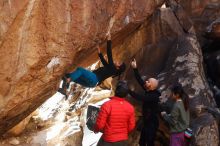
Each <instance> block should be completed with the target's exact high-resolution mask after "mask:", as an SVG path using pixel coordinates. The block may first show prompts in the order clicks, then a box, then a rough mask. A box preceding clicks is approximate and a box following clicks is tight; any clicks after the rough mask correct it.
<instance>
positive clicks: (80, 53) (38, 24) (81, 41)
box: [0, 0, 163, 135]
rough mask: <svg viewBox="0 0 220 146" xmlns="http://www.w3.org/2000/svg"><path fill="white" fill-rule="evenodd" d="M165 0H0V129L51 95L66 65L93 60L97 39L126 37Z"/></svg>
mask: <svg viewBox="0 0 220 146" xmlns="http://www.w3.org/2000/svg"><path fill="white" fill-rule="evenodd" d="M162 3H163V0H157V1H150V0H139V1H126V0H119V1H114V0H113V1H109V0H97V1H85V0H43V1H42V0H29V1H28V0H24V1H22V2H17V1H5V0H0V8H1V9H0V18H1V21H0V64H1V65H2V67H1V70H0V74H1V76H0V85H1V88H0V112H1V115H0V135H1V134H3V133H4V132H5V131H7V130H8V129H10V128H11V127H12V126H14V125H15V124H17V123H18V122H19V121H21V120H22V119H23V118H25V117H26V116H27V115H29V114H30V113H31V112H32V111H33V110H35V109H36V108H37V107H38V106H40V105H41V104H42V103H43V102H44V101H45V100H46V99H48V98H49V97H51V96H52V95H53V94H54V93H55V91H56V89H57V85H58V83H59V81H60V78H61V76H62V75H63V74H64V72H66V71H67V70H68V68H71V69H74V68H75V67H76V66H87V65H90V64H91V63H94V62H95V61H96V60H97V59H98V58H97V55H96V54H97V53H96V51H95V48H94V46H95V40H102V41H103V40H104V39H105V35H106V33H107V32H108V31H111V32H112V34H117V36H118V38H123V37H126V36H127V35H128V34H129V33H130V32H132V31H134V30H135V29H136V28H137V27H138V26H139V25H140V23H141V22H142V21H143V20H145V19H146V18H148V17H149V16H150V15H151V14H152V13H153V12H154V10H155V9H156V8H157V7H159V6H160V5H162ZM115 42H116V41H115ZM69 71H70V70H69Z"/></svg>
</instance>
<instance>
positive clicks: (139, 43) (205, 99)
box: [117, 7, 219, 146]
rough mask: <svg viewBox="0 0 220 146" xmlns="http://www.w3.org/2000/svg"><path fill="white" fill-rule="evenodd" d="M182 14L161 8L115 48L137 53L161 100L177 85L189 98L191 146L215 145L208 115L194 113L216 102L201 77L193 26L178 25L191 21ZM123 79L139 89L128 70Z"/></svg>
mask: <svg viewBox="0 0 220 146" xmlns="http://www.w3.org/2000/svg"><path fill="white" fill-rule="evenodd" d="M177 12H178V13H177ZM183 12H184V11H181V10H178V11H173V10H172V7H171V8H167V9H160V11H157V12H155V13H154V15H153V16H152V17H151V19H150V20H149V21H148V22H146V23H145V24H143V25H142V26H141V27H140V28H139V29H138V30H137V31H136V32H135V33H134V34H133V35H131V36H130V37H129V38H126V39H125V40H124V42H126V43H123V44H121V45H120V46H117V48H127V50H126V52H129V53H128V54H136V55H135V58H136V59H137V61H138V68H139V70H140V72H141V73H142V74H143V75H149V76H153V77H157V76H158V78H159V79H160V88H161V90H162V91H163V92H162V98H165V97H166V95H167V88H168V87H169V86H170V85H171V84H173V83H176V82H180V83H181V84H182V85H183V87H184V88H185V90H186V92H187V93H188V94H189V96H190V113H191V127H192V128H193V130H194V132H195V135H194V139H193V140H192V145H193V146H204V145H212V146H218V143H219V141H218V128H217V124H216V121H215V120H214V118H213V117H212V116H211V115H210V114H208V113H198V112H197V110H196V107H197V106H198V105H206V106H214V104H215V102H214V100H213V98H212V94H211V91H210V89H209V85H208V83H207V80H206V77H205V74H204V70H203V66H202V64H203V57H202V52H201V48H200V45H199V42H198V40H197V37H196V33H195V31H194V27H193V25H192V24H191V23H190V21H188V22H189V23H185V24H183V23H182V24H181V21H180V20H183V19H185V20H190V19H189V18H188V17H187V15H186V13H183ZM140 38H141V39H140ZM134 50H135V51H136V53H134V52H133V51H134ZM126 52H124V54H126ZM124 56H127V57H128V55H124ZM126 79H128V80H129V83H130V84H133V86H134V87H138V85H137V84H136V81H135V80H134V76H133V72H132V70H131V69H129V70H128V71H127V74H126ZM132 79H133V80H132ZM136 90H139V89H136ZM132 102H134V101H132ZM136 105H138V106H139V105H140V104H136ZM160 130H163V129H160ZM138 135H139V132H135V133H134V134H133V135H132V137H131V140H130V142H131V143H130V144H131V145H134V146H135V145H137V143H138V141H137V139H138ZM205 137H209V138H205ZM133 138H134V139H133Z"/></svg>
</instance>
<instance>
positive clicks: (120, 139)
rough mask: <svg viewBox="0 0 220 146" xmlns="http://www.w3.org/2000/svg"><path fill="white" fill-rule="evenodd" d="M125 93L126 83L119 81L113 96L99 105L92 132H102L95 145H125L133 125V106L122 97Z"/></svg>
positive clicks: (126, 89) (126, 92) (126, 91)
mask: <svg viewBox="0 0 220 146" xmlns="http://www.w3.org/2000/svg"><path fill="white" fill-rule="evenodd" d="M127 94H128V86H127V83H126V82H125V81H119V82H118V83H117V85H116V90H115V96H113V97H111V99H110V100H109V101H107V102H105V103H104V104H103V105H102V106H101V109H100V112H99V114H98V117H97V120H96V124H95V127H94V132H102V133H103V135H102V137H101V139H100V140H99V142H98V145H97V146H127V139H128V134H129V133H130V132H131V131H132V130H133V129H134V127H135V113H134V107H133V106H132V105H131V104H130V103H129V102H128V101H126V100H125V99H124V97H126V96H127Z"/></svg>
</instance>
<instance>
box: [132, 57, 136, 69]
mask: <svg viewBox="0 0 220 146" xmlns="http://www.w3.org/2000/svg"><path fill="white" fill-rule="evenodd" d="M131 67H132V68H137V63H136V60H135V59H133V60H132V61H131Z"/></svg>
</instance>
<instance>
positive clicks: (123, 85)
mask: <svg viewBox="0 0 220 146" xmlns="http://www.w3.org/2000/svg"><path fill="white" fill-rule="evenodd" d="M127 95H128V84H127V82H126V81H124V80H120V81H118V83H117V85H116V89H115V96H117V97H121V98H123V97H126V96H127Z"/></svg>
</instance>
